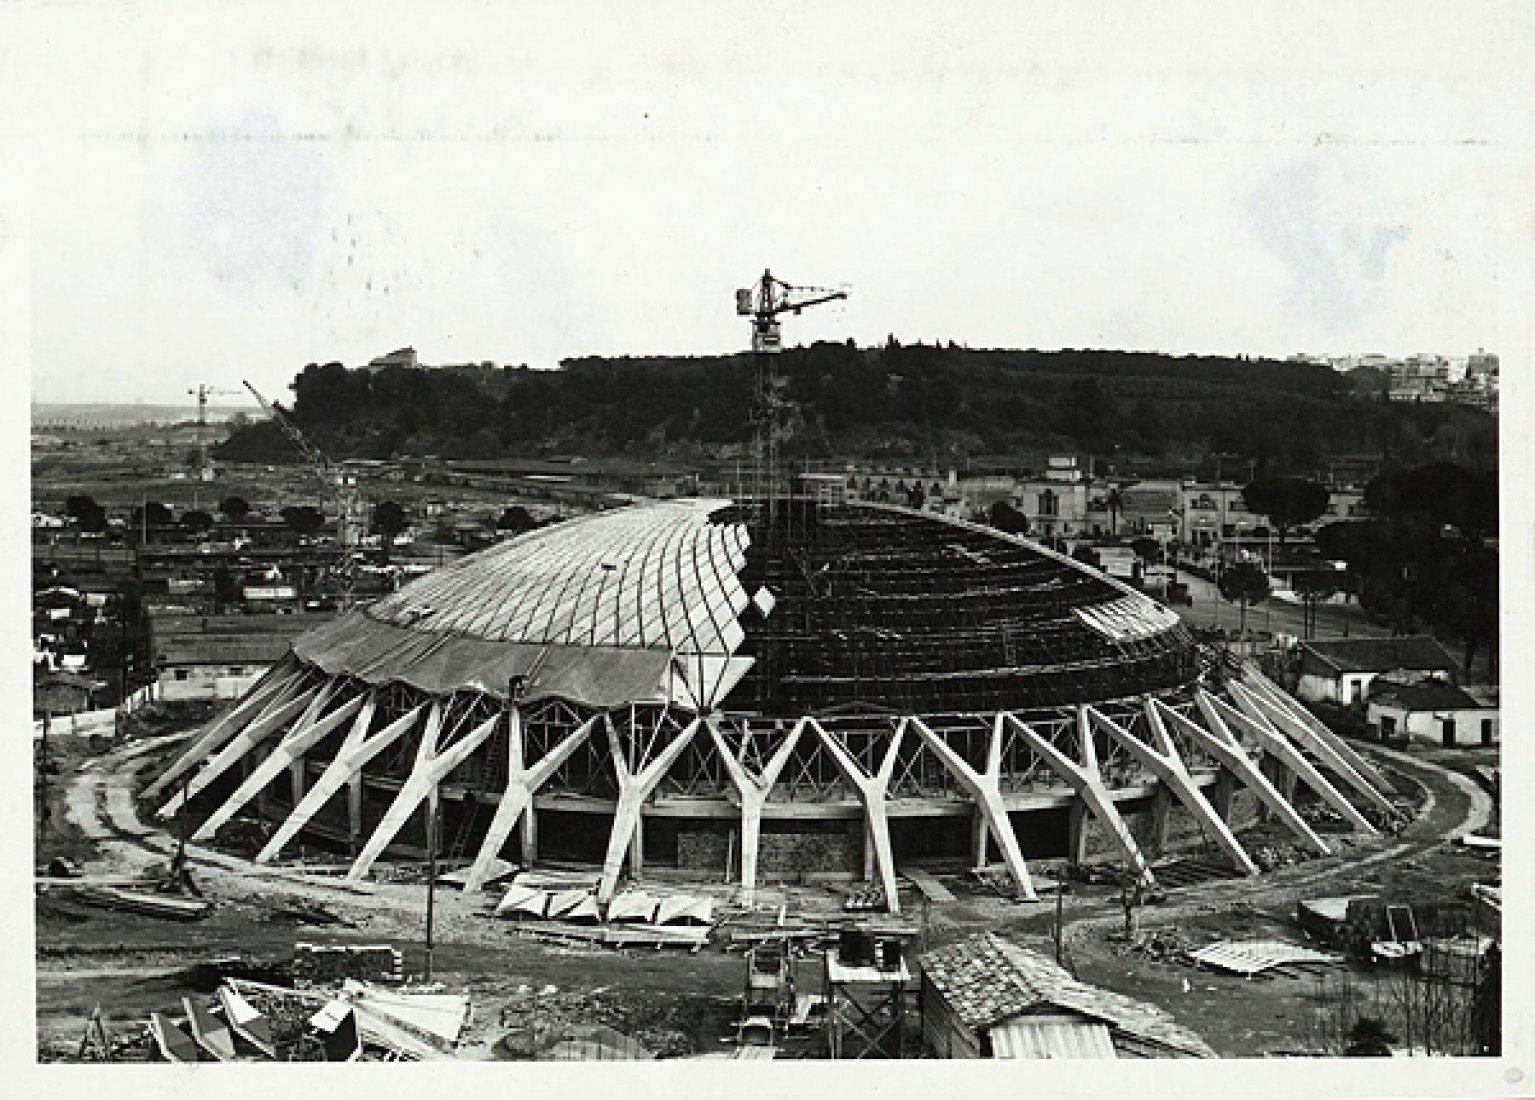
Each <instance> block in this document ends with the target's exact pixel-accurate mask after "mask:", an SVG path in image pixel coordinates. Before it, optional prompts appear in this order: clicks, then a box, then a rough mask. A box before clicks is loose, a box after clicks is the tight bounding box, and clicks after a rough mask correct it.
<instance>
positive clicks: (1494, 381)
mask: <svg viewBox="0 0 1535 1100" xmlns="http://www.w3.org/2000/svg"><path fill="white" fill-rule="evenodd" d="M1291 358H1292V359H1295V360H1299V361H1305V362H1317V363H1326V364H1327V365H1328V366H1331V367H1332V368H1334V369H1335V370H1357V369H1359V368H1361V367H1369V368H1371V369H1373V370H1377V371H1379V372H1380V373H1381V375H1382V376H1383V377H1384V383H1385V385H1384V390H1385V397H1386V399H1387V400H1389V401H1413V402H1419V401H1425V402H1439V401H1454V402H1458V403H1460V404H1464V405H1475V406H1477V407H1478V408H1483V409H1487V410H1488V411H1492V412H1495V411H1497V407H1498V356H1497V354H1496V353H1494V352H1490V351H1487V350H1485V349H1479V350H1477V351H1476V352H1474V353H1473V354H1471V355H1468V356H1466V357H1465V358H1464V359H1463V360H1462V359H1452V358H1450V357H1448V356H1444V355H1435V354H1431V353H1418V354H1415V355H1406V356H1400V357H1397V356H1388V355H1383V354H1381V353H1379V352H1370V353H1367V354H1364V355H1349V356H1341V357H1335V358H1320V357H1316V356H1306V355H1297V356H1291Z"/></svg>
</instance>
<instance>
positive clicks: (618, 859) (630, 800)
mask: <svg viewBox="0 0 1535 1100" xmlns="http://www.w3.org/2000/svg"><path fill="white" fill-rule="evenodd" d="M702 723H703V719H701V718H695V719H693V720H692V721H691V722H689V723H688V724H687V725H686V726H684V727H683V729H682V732H680V733H679V734H677V736H676V737H674V738H672V741H671V743H670V744H669V745H667V746H666V748H664V749H662V750H661V752H660V754H659V755H658V756H657V757H656V758H655V759H654V760H652V761H650V763H648V764H646V765H645V766H644V767H642V768H641V769H640V770H639V771H637V772H631V771H630V770H629V764H628V762H627V761H626V760H625V759H624V749H623V746H622V745H621V744H619V741H618V732H617V731H616V730H614V729H613V722H612V720H611V719H609V718H608V717H607V716H606V715H604V716H603V725H604V726H606V727H607V731H608V749H609V751H610V752H611V753H612V755H613V771H614V772H615V773H617V775H618V808H617V809H616V810H615V811H614V812H613V831H612V832H611V833H609V834H608V853H607V856H606V857H605V858H604V859H603V861H602V881H601V882H599V883H598V884H597V900H598V901H601V902H608V901H612V900H613V895H614V894H615V893H617V892H618V876H619V873H620V872H621V871H622V870H623V866H624V856H625V855H627V854H628V852H629V847H630V845H631V844H634V845H638V844H640V843H642V841H641V838H640V835H639V831H640V807H641V806H642V805H644V802H645V799H647V798H649V797H650V792H651V791H653V790H655V789H656V785H657V784H659V783H660V782H661V779H662V777H663V776H665V775H666V772H667V769H668V768H670V767H671V766H672V764H673V763H674V762H675V761H676V759H677V757H678V756H680V755H681V753H682V750H683V749H685V748H687V745H688V742H689V741H691V740H693V735H694V734H695V733H697V732H698V727H699V726H700V725H702ZM638 850H639V849H638V848H636V851H638Z"/></svg>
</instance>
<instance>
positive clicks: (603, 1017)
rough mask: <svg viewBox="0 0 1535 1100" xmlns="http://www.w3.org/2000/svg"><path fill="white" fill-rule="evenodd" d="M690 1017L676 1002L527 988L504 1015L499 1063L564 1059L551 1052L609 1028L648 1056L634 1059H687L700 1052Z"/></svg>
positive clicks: (509, 1003) (509, 1002)
mask: <svg viewBox="0 0 1535 1100" xmlns="http://www.w3.org/2000/svg"><path fill="white" fill-rule="evenodd" d="M720 1011H721V1013H725V1012H728V1007H725V1006H722V1007H721V1009H720ZM689 1015H690V1013H689V1012H688V1011H687V1010H686V1008H685V1007H684V1006H683V1005H682V1004H680V1003H677V1002H675V1001H674V1000H672V999H666V998H656V997H654V996H651V997H647V998H646V999H645V1000H644V1002H643V1003H637V1002H635V1001H634V1000H633V999H632V998H630V997H626V996H625V995H624V994H621V993H619V992H616V991H614V990H613V989H612V988H610V987H606V986H604V987H600V988H597V989H592V990H585V991H582V990H573V989H560V988H558V987H557V986H553V985H546V986H544V987H542V988H541V989H534V988H533V987H531V986H527V985H523V986H519V987H518V989H517V991H516V993H515V994H513V995H512V996H511V997H510V998H509V999H508V1000H507V1002H506V1004H505V1005H504V1006H503V1007H502V1009H501V1013H500V1026H501V1028H502V1029H503V1031H504V1032H505V1034H504V1035H503V1036H502V1038H501V1039H500V1040H499V1041H498V1042H497V1043H496V1045H495V1050H496V1055H497V1056H498V1057H500V1058H503V1059H510V1060H519V1061H522V1060H535V1059H543V1058H549V1057H558V1054H557V1053H551V1051H554V1050H555V1048H556V1047H558V1045H559V1044H560V1043H561V1042H564V1041H567V1040H569V1039H571V1038H572V1037H579V1036H582V1035H584V1032H585V1029H591V1028H603V1029H606V1031H607V1032H608V1033H612V1034H617V1035H622V1036H624V1037H626V1038H627V1039H628V1040H630V1041H631V1042H632V1043H633V1044H634V1045H635V1046H637V1047H638V1048H640V1049H642V1050H643V1051H644V1052H645V1054H643V1055H641V1054H636V1053H634V1051H633V1050H630V1051H629V1054H630V1056H633V1057H646V1056H649V1057H656V1058H679V1057H687V1056H689V1055H691V1054H693V1053H695V1050H696V1043H695V1041H694V1039H693V1037H692V1035H691V1034H690V1029H689V1027H688V1025H689V1023H691V1022H693V1021H690V1020H689V1018H688V1017H689ZM608 1045H609V1046H615V1054H614V1056H617V1053H618V1051H617V1050H616V1045H615V1044H611V1043H610V1044H608ZM618 1045H623V1044H618Z"/></svg>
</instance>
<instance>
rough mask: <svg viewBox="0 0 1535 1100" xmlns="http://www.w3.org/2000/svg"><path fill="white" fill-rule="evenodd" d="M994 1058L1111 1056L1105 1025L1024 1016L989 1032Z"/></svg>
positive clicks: (1092, 1021)
mask: <svg viewBox="0 0 1535 1100" xmlns="http://www.w3.org/2000/svg"><path fill="white" fill-rule="evenodd" d="M989 1034H990V1036H991V1056H992V1057H993V1058H1114V1057H1116V1055H1115V1053H1114V1041H1113V1040H1112V1039H1111V1038H1109V1029H1108V1027H1107V1026H1106V1025H1104V1024H1101V1023H1098V1022H1096V1021H1094V1020H1087V1019H1082V1018H1076V1019H1072V1018H1067V1017H1055V1016H1024V1017H1021V1018H1019V1019H1016V1020H1009V1021H1008V1022H1007V1023H1004V1024H998V1025H997V1026H996V1027H994V1028H992V1029H991V1031H990V1032H989Z"/></svg>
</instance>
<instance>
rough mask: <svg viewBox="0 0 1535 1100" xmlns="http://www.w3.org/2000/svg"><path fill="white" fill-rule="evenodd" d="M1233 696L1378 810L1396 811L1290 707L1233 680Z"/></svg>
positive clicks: (1246, 710)
mask: <svg viewBox="0 0 1535 1100" xmlns="http://www.w3.org/2000/svg"><path fill="white" fill-rule="evenodd" d="M1226 690H1227V691H1229V692H1230V693H1231V697H1232V698H1233V699H1235V700H1236V701H1237V706H1239V707H1241V708H1242V712H1243V713H1244V714H1246V715H1247V716H1248V717H1249V718H1251V719H1253V720H1254V721H1256V722H1267V723H1268V724H1269V725H1270V726H1273V727H1276V728H1277V729H1278V730H1280V731H1281V732H1283V733H1287V734H1289V735H1290V736H1291V737H1292V738H1294V739H1295V741H1296V742H1297V743H1298V744H1299V745H1300V746H1301V747H1302V748H1305V749H1309V750H1310V751H1311V752H1312V754H1313V755H1315V756H1316V758H1317V759H1319V760H1320V761H1322V763H1323V764H1325V765H1326V766H1327V767H1329V768H1331V769H1332V770H1333V772H1334V773H1335V774H1336V775H1337V776H1338V777H1339V778H1340V779H1342V780H1343V782H1345V783H1347V784H1348V785H1349V786H1350V787H1352V788H1353V789H1354V790H1355V791H1357V792H1358V793H1359V794H1361V795H1363V796H1364V797H1365V798H1366V799H1367V800H1369V802H1370V803H1371V804H1373V805H1374V806H1375V807H1376V808H1377V809H1379V810H1382V811H1383V812H1385V813H1386V814H1388V815H1394V814H1395V813H1396V807H1395V806H1393V805H1392V804H1391V800H1390V799H1389V798H1387V797H1386V796H1385V795H1383V794H1382V793H1381V792H1380V791H1378V790H1376V789H1375V787H1374V785H1372V784H1371V783H1370V781H1369V780H1367V779H1366V778H1365V777H1364V776H1363V775H1361V774H1360V773H1359V771H1358V770H1357V769H1356V768H1355V767H1354V766H1353V765H1352V764H1351V763H1349V761H1348V760H1347V759H1346V758H1345V757H1344V756H1343V754H1342V753H1340V752H1338V751H1337V750H1336V749H1334V748H1333V746H1332V745H1331V744H1330V743H1328V742H1327V741H1326V740H1324V739H1323V738H1321V737H1318V736H1317V735H1316V733H1315V732H1313V731H1312V729H1311V727H1310V726H1308V725H1306V723H1304V722H1302V721H1301V720H1300V719H1299V718H1297V717H1296V716H1295V715H1294V714H1293V713H1292V712H1291V711H1290V710H1289V708H1287V707H1283V706H1280V705H1279V704H1277V703H1275V702H1274V701H1273V700H1272V699H1268V698H1265V697H1264V696H1262V695H1259V694H1258V693H1256V692H1253V691H1250V690H1249V689H1247V688H1245V687H1243V686H1242V685H1241V684H1239V683H1237V682H1236V681H1235V680H1233V681H1232V682H1231V683H1229V684H1228V685H1227V686H1226Z"/></svg>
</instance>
